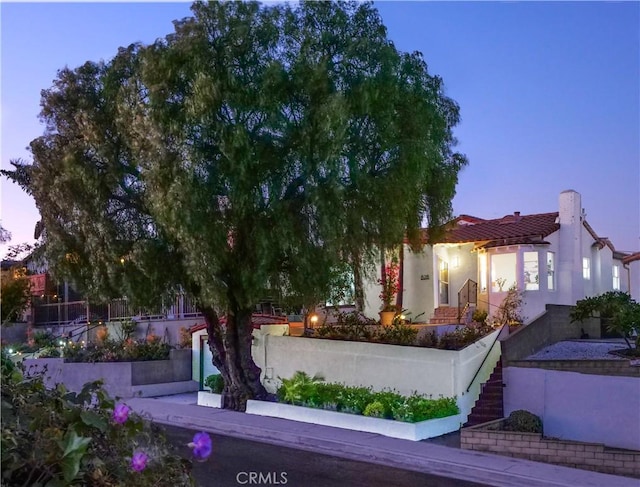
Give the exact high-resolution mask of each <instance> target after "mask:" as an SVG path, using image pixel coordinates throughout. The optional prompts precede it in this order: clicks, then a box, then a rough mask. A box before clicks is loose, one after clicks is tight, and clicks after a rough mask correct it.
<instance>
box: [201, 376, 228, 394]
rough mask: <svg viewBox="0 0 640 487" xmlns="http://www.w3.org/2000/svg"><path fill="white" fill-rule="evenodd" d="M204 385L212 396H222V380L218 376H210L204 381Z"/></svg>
mask: <svg viewBox="0 0 640 487" xmlns="http://www.w3.org/2000/svg"><path fill="white" fill-rule="evenodd" d="M204 385H205V386H206V387H208V388H209V389H211V392H213V393H214V394H222V391H223V390H224V378H223V377H222V375H220V374H211V375H210V376H208V377H207V378H206V379H205V380H204Z"/></svg>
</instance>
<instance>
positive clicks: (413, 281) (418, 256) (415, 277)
mask: <svg viewBox="0 0 640 487" xmlns="http://www.w3.org/2000/svg"><path fill="white" fill-rule="evenodd" d="M404 259H405V261H404V286H403V288H404V293H403V300H402V305H403V307H404V308H405V309H407V310H409V312H411V315H410V317H411V319H413V320H417V321H418V322H428V321H429V318H430V317H431V315H432V314H433V308H434V293H433V286H434V282H437V281H436V278H437V275H435V274H434V273H433V250H432V247H431V246H429V245H426V246H424V247H423V251H422V252H411V251H410V250H409V248H408V247H405V251H404ZM379 292H380V289H379V288H378V293H379ZM379 302H380V301H379V300H378V306H380V304H379Z"/></svg>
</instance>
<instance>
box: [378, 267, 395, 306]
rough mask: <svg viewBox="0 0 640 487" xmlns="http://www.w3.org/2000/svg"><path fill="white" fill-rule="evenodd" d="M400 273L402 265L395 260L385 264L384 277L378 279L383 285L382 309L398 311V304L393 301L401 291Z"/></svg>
mask: <svg viewBox="0 0 640 487" xmlns="http://www.w3.org/2000/svg"><path fill="white" fill-rule="evenodd" d="M399 275H400V266H399V265H398V263H397V262H396V261H395V260H393V261H391V262H389V263H388V264H386V265H385V267H384V273H383V277H382V278H381V279H378V284H380V286H382V291H381V292H380V300H381V301H382V311H396V306H395V304H392V302H393V301H394V299H395V297H396V294H398V292H399V291H400V279H399Z"/></svg>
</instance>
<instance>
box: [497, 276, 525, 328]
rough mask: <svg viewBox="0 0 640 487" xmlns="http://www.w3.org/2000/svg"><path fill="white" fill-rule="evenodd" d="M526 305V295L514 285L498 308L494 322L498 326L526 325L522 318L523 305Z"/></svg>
mask: <svg viewBox="0 0 640 487" xmlns="http://www.w3.org/2000/svg"><path fill="white" fill-rule="evenodd" d="M523 304H524V293H523V292H522V291H520V290H518V288H517V287H516V286H515V285H513V286H511V287H510V288H509V290H508V291H507V295H506V296H505V298H504V300H503V301H502V303H501V304H500V306H499V307H498V309H497V311H496V313H495V315H494V317H493V321H494V322H495V323H496V324H498V325H511V326H513V325H521V324H523V323H524V319H525V318H524V316H522V305H523Z"/></svg>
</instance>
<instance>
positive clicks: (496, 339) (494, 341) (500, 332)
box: [467, 325, 506, 392]
mask: <svg viewBox="0 0 640 487" xmlns="http://www.w3.org/2000/svg"><path fill="white" fill-rule="evenodd" d="M505 326H506V325H502V326H501V327H500V330H499V331H498V334H497V335H496V338H495V340H493V343H492V344H491V346H490V347H489V350H488V351H487V354H486V355H485V356H484V358H483V359H482V363H481V364H480V367H478V370H476V373H475V375H474V376H473V379H471V382H470V383H469V387H467V392H469V389H471V386H472V385H473V382H474V381H475V380H476V377H478V374H479V373H480V370H482V366H483V365H484V363H485V362H486V361H487V358H489V355H490V354H491V350H493V347H494V346H495V344H496V342H497V341H498V339H499V338H500V335H501V334H502V330H503V329H504V327H505Z"/></svg>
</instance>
